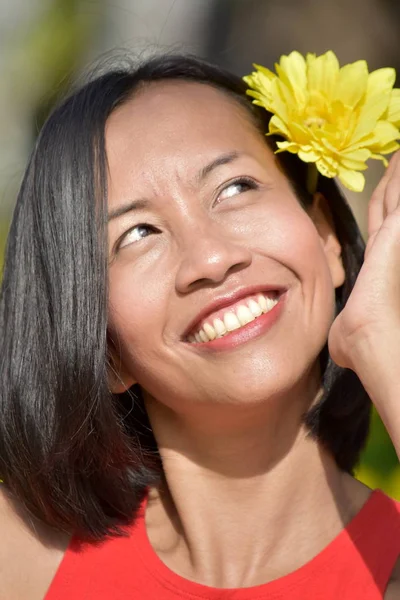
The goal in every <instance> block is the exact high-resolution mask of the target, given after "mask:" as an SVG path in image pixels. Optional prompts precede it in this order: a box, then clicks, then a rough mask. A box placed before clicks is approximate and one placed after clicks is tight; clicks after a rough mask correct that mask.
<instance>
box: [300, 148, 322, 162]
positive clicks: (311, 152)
mask: <svg viewBox="0 0 400 600" xmlns="http://www.w3.org/2000/svg"><path fill="white" fill-rule="evenodd" d="M298 155H299V158H301V160H303V161H304V162H306V163H310V162H316V161H317V160H319V159H320V158H321V154H320V153H319V152H316V151H315V149H314V148H312V146H303V147H302V148H301V149H300V150H299V151H298Z"/></svg>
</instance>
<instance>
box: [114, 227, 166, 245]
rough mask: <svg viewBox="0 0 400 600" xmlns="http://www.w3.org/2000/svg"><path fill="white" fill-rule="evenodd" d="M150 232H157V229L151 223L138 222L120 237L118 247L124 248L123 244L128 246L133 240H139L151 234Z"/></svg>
mask: <svg viewBox="0 0 400 600" xmlns="http://www.w3.org/2000/svg"><path fill="white" fill-rule="evenodd" d="M152 233H157V230H156V228H155V227H153V226H152V225H146V224H145V223H140V224H139V225H135V227H132V229H130V230H129V231H128V232H127V233H126V234H125V235H124V236H123V237H122V239H121V241H120V242H119V243H118V249H120V248H124V246H129V245H130V244H133V243H134V242H139V241H140V240H142V239H144V238H145V237H147V236H149V235H151V234H152Z"/></svg>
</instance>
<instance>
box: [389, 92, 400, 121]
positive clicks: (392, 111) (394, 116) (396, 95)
mask: <svg viewBox="0 0 400 600" xmlns="http://www.w3.org/2000/svg"><path fill="white" fill-rule="evenodd" d="M386 118H387V120H388V121H390V122H391V123H394V125H396V126H397V127H400V90H399V89H397V88H396V89H394V90H392V95H391V98H390V102H389V106H388V110H387V115H386Z"/></svg>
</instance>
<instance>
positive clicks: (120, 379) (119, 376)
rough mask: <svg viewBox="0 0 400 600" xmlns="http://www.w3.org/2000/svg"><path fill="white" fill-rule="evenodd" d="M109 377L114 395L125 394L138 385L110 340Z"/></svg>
mask: <svg viewBox="0 0 400 600" xmlns="http://www.w3.org/2000/svg"><path fill="white" fill-rule="evenodd" d="M107 377H108V387H109V390H110V392H112V393H113V394H123V393H124V392H126V391H127V390H128V389H129V388H130V387H132V386H133V385H134V384H135V383H136V381H135V380H134V378H133V377H132V376H131V375H130V374H129V373H128V370H127V369H126V367H125V366H124V364H123V362H122V359H121V356H120V353H117V351H116V348H115V345H114V343H113V342H112V341H111V340H110V339H109V340H108V361H107Z"/></svg>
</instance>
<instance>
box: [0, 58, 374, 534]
mask: <svg viewBox="0 0 400 600" xmlns="http://www.w3.org/2000/svg"><path fill="white" fill-rule="evenodd" d="M168 79H174V80H186V81H194V82H200V83H203V84H206V85H211V86H214V87H215V88H217V89H219V90H221V91H222V92H224V93H226V94H229V95H230V96H231V97H233V98H234V99H236V100H237V102H239V103H240V104H241V105H242V106H243V107H244V109H245V110H247V111H248V115H249V117H250V118H251V119H253V122H254V124H255V126H256V127H258V129H259V130H260V132H262V133H264V132H265V131H266V129H267V123H268V118H269V117H268V115H267V113H266V112H265V111H263V110H262V109H260V108H258V107H255V106H253V105H252V104H251V101H250V99H249V98H248V97H247V96H246V85H245V84H244V82H243V81H242V80H241V79H240V78H238V77H236V76H234V75H232V74H230V73H227V72H225V71H223V70H221V69H219V68H217V67H215V66H212V65H210V64H207V63H205V62H203V61H201V60H198V59H196V58H193V57H187V56H186V57H185V56H169V57H156V58H153V59H151V60H148V61H147V62H145V63H144V64H142V65H141V66H139V68H135V69H133V68H130V67H129V68H122V69H117V70H111V71H110V72H108V73H106V74H103V75H102V76H100V77H97V78H96V79H94V80H93V81H91V82H90V83H88V84H86V85H85V86H84V87H82V88H81V89H79V90H78V91H76V92H75V93H73V94H72V95H71V96H70V97H69V98H67V99H66V100H65V101H64V102H63V103H62V104H61V105H60V106H59V107H58V108H57V109H56V110H54V112H53V113H52V115H51V116H50V117H49V119H48V121H47V122H46V124H45V125H44V127H43V129H42V131H41V133H40V136H39V138H38V140H37V143H36V146H35V148H34V150H33V153H32V157H31V159H30V162H29V165H28V167H27V170H26V174H25V177H24V180H23V183H22V187H21V191H20V193H19V196H18V201H17V204H16V208H15V213H14V217H13V221H12V225H11V230H10V234H9V239H8V246H7V251H6V259H5V268H4V276H3V283H2V288H1V297H0V324H1V331H2V335H1V342H0V344H1V348H0V381H1V391H0V403H1V419H0V477H1V478H2V479H3V481H4V484H5V485H6V486H7V488H8V489H9V490H10V492H11V493H12V494H14V495H15V497H17V498H18V499H20V500H22V502H23V503H24V505H25V507H26V508H27V509H28V510H29V511H30V512H31V513H33V514H35V515H36V516H37V517H39V518H41V519H42V520H44V521H45V522H46V523H48V524H50V525H51V526H54V527H56V528H58V529H62V530H66V531H74V532H76V533H78V534H79V535H81V536H82V537H85V538H88V539H101V538H103V537H104V536H106V535H110V534H119V533H121V531H122V528H123V526H124V525H125V524H127V523H129V522H130V521H131V520H132V519H134V518H135V515H136V512H137V509H138V507H139V505H140V502H141V500H142V498H143V496H144V494H145V493H146V488H147V487H148V486H149V485H154V484H156V483H157V482H158V481H160V480H161V478H162V465H161V461H160V458H159V456H158V454H157V445H156V442H155V439H154V436H153V434H152V431H151V427H150V425H149V422H148V419H147V415H146V411H145V410H144V407H143V403H142V401H141V397H140V393H139V394H136V393H135V394H133V393H132V391H130V392H128V393H125V394H122V395H120V396H116V395H113V394H112V393H111V392H110V391H109V388H108V383H107V373H108V369H109V368H111V367H110V361H109V358H108V351H107V296H108V289H107V233H106V229H107V223H106V221H107V219H106V214H107V213H106V208H107V207H106V205H107V185H106V169H107V160H106V153H105V142H104V137H105V125H106V121H107V119H108V117H109V115H110V114H111V113H112V112H113V110H115V109H116V107H118V106H120V105H121V104H123V103H124V102H126V101H128V100H129V99H130V98H131V97H132V96H133V95H134V94H135V92H136V91H137V90H138V89H139V88H140V87H141V86H143V85H146V84H148V83H153V82H156V81H161V80H168ZM266 143H271V142H269V141H268V138H266ZM280 160H281V162H282V164H283V166H284V168H285V169H286V173H287V175H288V177H289V179H290V181H291V182H292V185H293V187H294V189H295V190H296V192H297V195H298V197H299V199H300V201H301V202H302V203H303V205H305V206H307V205H308V204H310V202H311V198H310V196H309V194H308V193H307V191H306V166H305V165H304V164H303V163H301V162H300V161H299V160H298V159H297V157H294V156H292V155H289V154H286V156H284V155H280ZM319 191H321V192H322V193H323V194H324V196H325V198H326V199H327V202H328V204H329V207H330V211H331V215H332V219H333V223H334V226H335V228H336V232H337V235H338V238H339V240H340V243H341V245H342V259H343V263H344V268H345V271H346V282H345V284H344V285H343V286H342V287H341V288H340V289H339V290H338V291H337V297H336V303H337V311H340V310H341V308H342V307H343V305H344V303H345V302H346V300H347V298H348V296H349V293H350V291H351V289H352V286H353V284H354V282H355V279H356V277H357V273H358V271H359V269H360V266H361V264H362V260H363V253H364V244H363V241H362V238H361V235H360V232H359V230H358V227H357V225H356V222H355V220H354V217H353V215H352V213H351V211H350V209H349V207H348V205H347V203H346V201H345V199H344V198H343V196H342V195H341V193H340V191H339V189H338V188H337V186H336V185H335V183H334V182H333V181H332V180H329V179H325V178H322V177H321V178H320V181H319ZM321 367H322V373H323V387H324V391H325V392H324V395H323V397H322V399H321V400H320V401H319V402H318V404H316V405H315V406H313V408H312V409H311V410H310V412H309V413H308V414H306V415H305V416H304V418H305V422H306V424H307V426H308V428H309V431H310V434H311V435H312V436H314V437H315V438H316V439H318V440H319V442H320V443H321V444H323V445H324V446H325V447H326V448H327V449H328V450H329V451H330V452H331V453H332V455H333V456H334V458H335V460H336V463H337V465H338V467H339V468H340V469H342V470H344V471H348V472H351V471H352V469H353V467H354V465H355V464H356V462H357V460H358V457H359V454H360V450H361V449H362V447H363V445H364V443H365V440H366V436H367V432H368V426H369V415H370V401H369V399H368V397H367V395H366V393H365V391H364V389H363V387H362V385H361V383H360V381H359V380H358V378H357V376H356V375H355V374H354V373H353V372H351V371H347V370H343V369H341V368H339V367H337V366H336V365H335V364H334V363H333V362H332V361H331V359H330V358H329V356H328V351H327V348H325V349H324V350H323V352H322V354H321Z"/></svg>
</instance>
